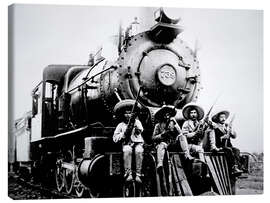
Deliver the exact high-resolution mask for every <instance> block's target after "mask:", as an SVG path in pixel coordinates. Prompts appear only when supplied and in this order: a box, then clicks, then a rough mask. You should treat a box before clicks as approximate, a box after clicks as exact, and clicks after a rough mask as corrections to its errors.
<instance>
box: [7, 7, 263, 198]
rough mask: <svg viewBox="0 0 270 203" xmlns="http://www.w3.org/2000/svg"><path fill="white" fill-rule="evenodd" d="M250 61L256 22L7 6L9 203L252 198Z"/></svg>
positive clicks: (154, 11)
mask: <svg viewBox="0 0 270 203" xmlns="http://www.w3.org/2000/svg"><path fill="white" fill-rule="evenodd" d="M262 57H263V11H262V10H228V9H227V10H225V9H189V8H166V7H155V8H154V7H113V6H107V7H105V6H64V5H31V4H28V5H27V4H25V5H24V4H14V5H10V6H9V104H10V105H9V147H8V149H9V151H8V157H9V159H8V166H9V173H8V180H9V182H8V195H9V197H10V198H12V199H56V198H57V199H58V198H105V197H123V198H126V197H157V196H193V195H194V196H198V195H240V194H262V193H263V82H262V80H263V63H262ZM179 198H180V197H179Z"/></svg>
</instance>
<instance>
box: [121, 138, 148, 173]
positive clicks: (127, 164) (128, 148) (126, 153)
mask: <svg viewBox="0 0 270 203" xmlns="http://www.w3.org/2000/svg"><path fill="white" fill-rule="evenodd" d="M133 147H134V152H135V162H136V173H138V174H141V170H142V161H143V151H144V149H143V143H133V144H132V145H123V160H124V168H125V172H127V171H131V163H132V151H133V150H132V148H133Z"/></svg>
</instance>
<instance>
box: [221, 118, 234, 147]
mask: <svg viewBox="0 0 270 203" xmlns="http://www.w3.org/2000/svg"><path fill="white" fill-rule="evenodd" d="M234 118H235V114H234V115H233V116H232V119H231V121H230V122H229V124H228V126H229V128H231V127H232V124H233V121H234ZM226 135H227V136H228V138H227V139H225V144H224V146H225V147H227V146H228V140H229V139H230V136H231V132H230V131H228V132H227V133H226Z"/></svg>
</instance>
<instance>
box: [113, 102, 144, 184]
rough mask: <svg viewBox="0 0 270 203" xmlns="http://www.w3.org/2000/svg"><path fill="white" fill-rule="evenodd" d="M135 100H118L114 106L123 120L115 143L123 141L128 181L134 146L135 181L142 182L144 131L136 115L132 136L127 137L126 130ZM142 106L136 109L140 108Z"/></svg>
mask: <svg viewBox="0 0 270 203" xmlns="http://www.w3.org/2000/svg"><path fill="white" fill-rule="evenodd" d="M134 103H135V101H134V100H123V101H120V102H118V103H117V104H116V105H115V107H114V112H115V114H116V115H117V116H119V117H120V118H121V120H122V122H120V123H119V124H118V125H117V127H116V129H115V131H114V134H113V141H114V142H115V143H117V142H120V141H122V142H123V146H122V150H123V160H124V169H125V175H124V177H125V178H126V181H131V180H132V172H131V161H132V151H133V148H134V152H135V161H136V177H135V181H137V182H141V179H140V177H141V170H142V161H143V151H144V149H143V143H144V140H143V137H142V135H141V133H142V132H143V126H142V123H141V122H140V120H139V119H138V118H137V117H136V119H135V123H134V128H133V129H132V131H131V135H130V137H128V138H127V137H126V131H127V127H128V122H129V119H130V117H131V116H134V115H132V114H131V110H132V107H133V105H134ZM139 108H140V106H139V107H138V108H137V109H136V111H138V109H139Z"/></svg>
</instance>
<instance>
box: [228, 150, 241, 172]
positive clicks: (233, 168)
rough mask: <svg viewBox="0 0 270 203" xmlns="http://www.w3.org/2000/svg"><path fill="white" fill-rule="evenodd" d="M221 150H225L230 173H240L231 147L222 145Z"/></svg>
mask: <svg viewBox="0 0 270 203" xmlns="http://www.w3.org/2000/svg"><path fill="white" fill-rule="evenodd" d="M223 150H224V151H225V156H226V158H227V161H228V165H229V170H230V171H231V174H232V175H233V176H238V175H241V173H242V171H241V170H240V169H239V168H238V166H237V160H236V157H235V154H234V151H233V149H232V148H230V147H224V148H223ZM239 153H240V152H239Z"/></svg>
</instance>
